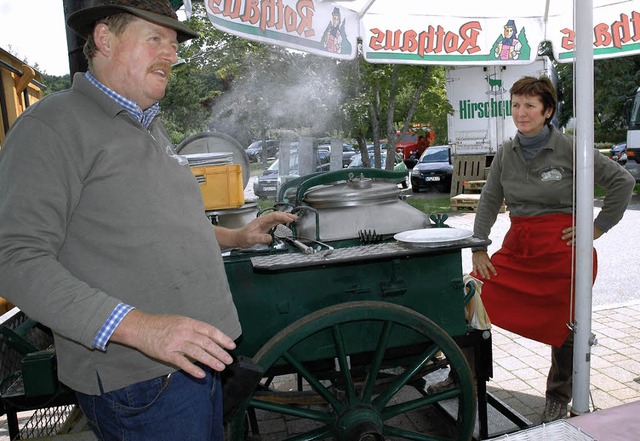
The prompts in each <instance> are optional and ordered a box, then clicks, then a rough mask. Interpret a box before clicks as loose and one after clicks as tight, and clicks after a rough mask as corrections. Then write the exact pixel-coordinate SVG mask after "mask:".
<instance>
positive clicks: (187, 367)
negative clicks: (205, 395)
mask: <svg viewBox="0 0 640 441" xmlns="http://www.w3.org/2000/svg"><path fill="white" fill-rule="evenodd" d="M110 341H111V342H115V343H121V344H123V345H126V346H129V347H132V348H134V349H137V350H138V351H140V352H142V353H143V354H146V355H148V356H149V357H151V358H154V359H156V360H159V361H163V362H166V363H169V364H171V365H173V366H175V367H177V368H178V369H182V370H184V371H185V372H186V373H188V374H190V375H192V376H194V377H196V378H203V377H204V376H205V373H204V372H203V371H202V369H200V368H199V367H198V366H196V365H195V364H194V362H200V363H202V364H205V365H207V366H209V367H211V368H212V369H215V370H216V371H222V370H223V369H224V368H225V366H226V365H227V364H230V363H231V362H232V361H233V360H232V358H231V355H229V353H227V351H226V350H231V349H234V348H235V347H236V345H235V343H234V342H233V340H231V338H229V337H228V336H227V335H225V334H224V333H223V332H222V331H220V330H219V329H218V328H216V327H215V326H211V325H209V324H208V323H204V322H201V321H198V320H194V319H191V318H188V317H183V316H177V315H158V314H147V313H144V312H141V311H139V310H137V309H133V310H131V311H130V312H129V313H128V314H127V315H126V316H125V317H124V319H123V320H122V321H121V322H120V324H119V325H118V327H117V328H116V330H115V331H114V333H113V334H112V335H111V339H110Z"/></svg>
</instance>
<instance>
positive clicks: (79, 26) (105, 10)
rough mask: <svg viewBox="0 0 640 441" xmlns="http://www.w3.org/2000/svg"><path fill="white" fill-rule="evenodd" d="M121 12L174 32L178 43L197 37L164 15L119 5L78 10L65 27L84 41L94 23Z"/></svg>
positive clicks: (191, 31)
mask: <svg viewBox="0 0 640 441" xmlns="http://www.w3.org/2000/svg"><path fill="white" fill-rule="evenodd" d="M123 12H128V13H130V14H133V15H135V16H137V17H140V18H142V19H144V20H147V21H150V22H152V23H155V24H157V25H160V26H165V27H167V28H170V29H173V30H175V31H176V32H177V34H178V41H179V42H180V43H182V42H183V41H187V40H190V39H191V38H196V37H198V33H197V32H195V31H194V30H193V29H190V28H188V27H187V26H186V25H185V24H183V23H182V22H181V21H179V20H176V19H174V18H171V17H167V16H165V15H161V14H156V13H154V12H149V11H144V10H141V9H137V8H131V7H129V6H120V5H102V6H94V7H92V8H85V9H80V10H78V11H75V12H74V13H72V14H71V15H69V17H68V18H67V26H69V27H70V28H71V29H73V31H74V32H75V33H76V34H78V35H80V36H81V37H83V38H84V39H86V38H87V37H88V36H89V33H90V32H92V31H93V26H94V24H95V22H96V21H98V20H100V19H101V18H104V17H108V16H110V15H114V14H121V13H123Z"/></svg>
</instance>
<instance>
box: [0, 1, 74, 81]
mask: <svg viewBox="0 0 640 441" xmlns="http://www.w3.org/2000/svg"><path fill="white" fill-rule="evenodd" d="M0 48H2V49H4V50H5V51H7V52H10V53H11V54H12V55H14V56H16V57H18V58H19V59H21V60H22V61H25V62H26V63H27V64H29V65H30V66H34V65H35V64H36V63H37V64H38V68H39V70H40V72H41V73H46V74H48V75H56V76H62V75H66V74H68V73H69V56H68V50H67V35H66V32H65V25H64V11H63V5H62V0H0Z"/></svg>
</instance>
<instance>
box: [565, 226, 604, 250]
mask: <svg viewBox="0 0 640 441" xmlns="http://www.w3.org/2000/svg"><path fill="white" fill-rule="evenodd" d="M603 234H604V231H602V230H601V229H600V228H598V227H596V226H595V225H594V226H593V240H596V239H597V238H599V237H600V236H602V235H603ZM562 240H566V241H567V246H568V247H571V246H573V245H574V244H575V242H576V237H575V227H573V226H572V227H569V228H565V229H564V230H562Z"/></svg>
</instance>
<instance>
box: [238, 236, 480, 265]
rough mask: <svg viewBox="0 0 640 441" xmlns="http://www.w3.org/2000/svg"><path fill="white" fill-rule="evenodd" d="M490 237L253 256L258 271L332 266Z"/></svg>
mask: <svg viewBox="0 0 640 441" xmlns="http://www.w3.org/2000/svg"><path fill="white" fill-rule="evenodd" d="M487 243H488V241H485V240H482V239H476V238H473V237H472V238H468V239H464V240H460V241H456V242H448V243H446V244H433V245H432V246H430V245H429V244H421V245H420V246H413V245H407V244H403V243H400V242H396V241H393V242H383V243H377V244H371V245H358V246H353V247H346V248H335V249H333V250H324V249H323V250H321V251H318V252H316V253H313V254H305V253H302V252H291V253H283V254H269V255H266V256H265V255H263V256H256V257H252V258H251V264H252V265H253V268H254V270H256V271H258V272H275V271H284V270H290V269H295V268H308V267H313V266H332V265H340V264H346V263H354V262H361V261H374V260H385V259H390V258H394V257H403V256H412V255H421V254H434V253H439V252H443V251H451V250H459V249H461V248H469V247H475V246H482V245H486V244H487Z"/></svg>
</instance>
